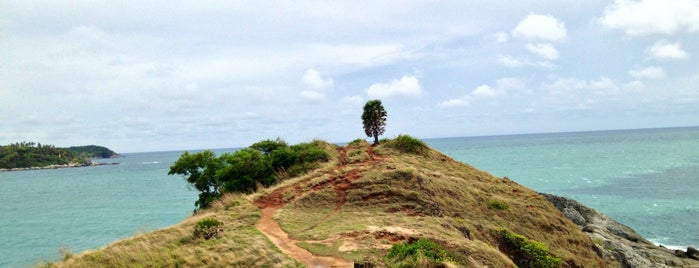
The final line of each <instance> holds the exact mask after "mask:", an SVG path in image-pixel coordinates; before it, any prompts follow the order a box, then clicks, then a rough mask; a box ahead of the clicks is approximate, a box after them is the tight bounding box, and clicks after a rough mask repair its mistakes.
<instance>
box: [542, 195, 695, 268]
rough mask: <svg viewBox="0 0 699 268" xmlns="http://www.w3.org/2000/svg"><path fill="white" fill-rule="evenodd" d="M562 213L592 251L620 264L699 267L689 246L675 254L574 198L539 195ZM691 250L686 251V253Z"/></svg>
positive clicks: (629, 265)
mask: <svg viewBox="0 0 699 268" xmlns="http://www.w3.org/2000/svg"><path fill="white" fill-rule="evenodd" d="M542 195H543V196H544V197H546V199H548V200H549V201H550V202H551V203H553V205H554V206H555V207H556V208H557V209H558V210H560V211H561V212H562V213H563V215H565V216H566V217H567V218H568V219H570V220H571V221H572V222H573V223H575V224H577V225H578V226H580V228H581V230H582V231H583V232H584V233H585V234H586V235H587V236H589V237H590V239H592V241H593V242H594V244H595V250H596V251H597V253H598V254H599V255H600V256H602V257H603V258H604V259H606V260H608V261H609V262H612V263H618V264H619V266H621V267H624V268H626V267H629V268H632V267H633V268H635V267H649V268H656V267H658V268H659V267H693V268H699V261H696V258H697V257H699V252H697V251H696V249H694V248H688V249H687V253H684V254H675V252H673V251H672V250H669V249H667V248H664V247H659V246H656V245H655V244H653V243H652V242H650V241H648V240H646V239H644V238H643V237H642V236H641V235H639V234H638V233H636V231H634V230H633V229H631V228H629V227H628V226H626V225H623V224H621V223H618V222H616V221H615V220H613V219H611V218H609V217H608V216H607V215H604V214H602V213H600V212H598V211H596V210H594V209H591V208H589V207H586V206H584V205H583V204H580V203H578V202H577V201H575V200H573V199H569V198H565V197H560V196H556V195H551V194H542ZM690 251H691V252H693V253H691V254H690V253H689V252H690Z"/></svg>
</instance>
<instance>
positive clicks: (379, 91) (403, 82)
mask: <svg viewBox="0 0 699 268" xmlns="http://www.w3.org/2000/svg"><path fill="white" fill-rule="evenodd" d="M420 94H422V89H421V87H420V81H418V79H417V78H416V77H414V76H408V75H404V76H403V78H401V79H400V80H395V79H394V80H393V81H391V82H389V83H376V84H373V85H371V86H370V87H369V88H368V89H367V95H369V97H371V98H388V97H393V96H403V97H417V96H420Z"/></svg>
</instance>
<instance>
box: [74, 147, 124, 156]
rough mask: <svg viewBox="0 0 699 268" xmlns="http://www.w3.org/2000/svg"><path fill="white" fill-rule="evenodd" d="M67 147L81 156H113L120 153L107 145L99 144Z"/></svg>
mask: <svg viewBox="0 0 699 268" xmlns="http://www.w3.org/2000/svg"><path fill="white" fill-rule="evenodd" d="M67 149H68V151H71V152H73V154H75V155H76V156H78V157H80V158H111V157H115V156H118V155H119V154H117V153H115V152H114V151H112V150H110V149H109V148H107V147H103V146H97V145H86V146H71V147H68V148H67Z"/></svg>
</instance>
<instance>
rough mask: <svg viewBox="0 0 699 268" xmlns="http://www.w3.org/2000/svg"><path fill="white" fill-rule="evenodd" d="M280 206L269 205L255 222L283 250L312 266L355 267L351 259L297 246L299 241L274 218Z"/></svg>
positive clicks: (314, 267) (319, 267)
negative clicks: (324, 254) (292, 237)
mask: <svg viewBox="0 0 699 268" xmlns="http://www.w3.org/2000/svg"><path fill="white" fill-rule="evenodd" d="M280 208H281V207H268V208H264V209H262V218H260V221H258V222H257V224H255V227H257V229H258V230H260V231H261V232H262V233H264V234H265V235H266V236H267V237H268V238H269V240H271V241H272V243H274V245H276V246H277V247H278V248H279V249H281V250H282V252H284V253H285V254H287V255H289V256H290V257H292V258H294V259H296V260H298V261H300V262H302V263H303V264H304V265H306V266H307V267H310V268H321V267H322V268H325V267H338V268H340V267H354V263H353V262H351V261H347V260H344V259H340V258H334V257H325V256H315V255H313V254H311V253H310V252H308V251H307V250H305V249H303V248H301V247H299V246H297V245H296V243H298V242H299V241H296V240H293V239H291V238H289V235H288V234H287V233H285V232H284V230H282V228H281V227H280V226H279V223H277V221H275V220H274V218H273V216H274V212H276V211H277V210H278V209H280Z"/></svg>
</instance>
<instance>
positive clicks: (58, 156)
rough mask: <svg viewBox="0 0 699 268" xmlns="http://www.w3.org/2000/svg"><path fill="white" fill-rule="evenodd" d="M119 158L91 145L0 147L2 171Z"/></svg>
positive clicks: (84, 164) (17, 145)
mask: <svg viewBox="0 0 699 268" xmlns="http://www.w3.org/2000/svg"><path fill="white" fill-rule="evenodd" d="M114 156H118V154H116V153H115V152H113V151H112V150H109V149H107V148H105V147H101V146H96V145H89V146H76V147H69V148H60V147H56V146H54V145H50V144H41V143H35V142H17V143H13V144H9V145H3V146H0V169H28V168H53V167H65V166H88V165H91V164H92V162H91V161H90V160H89V159H92V158H109V157H114Z"/></svg>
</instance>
